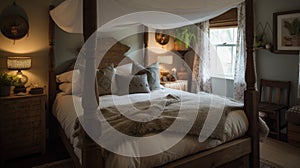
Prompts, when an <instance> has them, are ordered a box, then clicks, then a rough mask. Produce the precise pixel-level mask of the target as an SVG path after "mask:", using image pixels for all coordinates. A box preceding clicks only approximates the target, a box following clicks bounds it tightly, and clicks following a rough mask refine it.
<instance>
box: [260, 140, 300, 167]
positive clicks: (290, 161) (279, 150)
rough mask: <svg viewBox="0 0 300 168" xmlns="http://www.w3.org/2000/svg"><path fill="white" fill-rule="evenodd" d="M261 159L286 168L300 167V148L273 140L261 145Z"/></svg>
mask: <svg viewBox="0 0 300 168" xmlns="http://www.w3.org/2000/svg"><path fill="white" fill-rule="evenodd" d="M260 157H261V158H263V159H265V160H268V161H271V162H273V163H276V164H278V165H281V166H282V167H285V168H299V167H300V148H299V147H295V146H293V145H290V144H288V143H287V142H283V141H278V140H275V139H272V138H267V139H266V141H265V142H263V143H260Z"/></svg>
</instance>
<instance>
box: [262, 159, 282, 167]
mask: <svg viewBox="0 0 300 168" xmlns="http://www.w3.org/2000/svg"><path fill="white" fill-rule="evenodd" d="M260 168H283V166H280V165H278V164H276V163H273V162H270V161H268V160H264V159H260Z"/></svg>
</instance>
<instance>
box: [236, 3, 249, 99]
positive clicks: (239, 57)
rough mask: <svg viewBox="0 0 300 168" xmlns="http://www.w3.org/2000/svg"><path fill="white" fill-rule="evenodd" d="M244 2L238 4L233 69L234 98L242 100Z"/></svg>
mask: <svg viewBox="0 0 300 168" xmlns="http://www.w3.org/2000/svg"><path fill="white" fill-rule="evenodd" d="M245 17H246V16H245V3H241V4H240V5H239V6H238V31H237V34H238V35H237V40H238V41H237V48H236V49H237V50H236V61H235V70H234V82H233V84H234V93H233V98H234V99H235V100H239V101H243V100H244V91H245V90H246V82H245V70H246V69H245V68H246V60H247V54H246V32H245V29H246V23H245V19H246V18H245Z"/></svg>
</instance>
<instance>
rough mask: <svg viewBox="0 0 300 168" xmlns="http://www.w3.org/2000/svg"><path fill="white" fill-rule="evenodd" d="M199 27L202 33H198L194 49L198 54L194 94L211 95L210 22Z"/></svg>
mask: <svg viewBox="0 0 300 168" xmlns="http://www.w3.org/2000/svg"><path fill="white" fill-rule="evenodd" d="M197 25H198V26H199V30H200V31H198V42H197V43H196V44H195V47H194V49H195V52H196V54H195V60H194V66H193V73H192V80H193V82H192V92H194V93H197V92H198V91H204V92H207V93H211V92H212V85H211V72H210V55H209V50H210V49H209V48H210V42H209V21H205V22H202V23H200V24H197Z"/></svg>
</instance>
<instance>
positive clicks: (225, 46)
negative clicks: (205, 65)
mask: <svg viewBox="0 0 300 168" xmlns="http://www.w3.org/2000/svg"><path fill="white" fill-rule="evenodd" d="M209 34H210V43H211V48H210V58H211V66H210V67H211V72H212V76H214V77H221V78H229V79H233V75H234V66H235V58H236V45H237V28H236V27H233V28H232V27H231V28H210V30H209Z"/></svg>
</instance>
